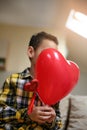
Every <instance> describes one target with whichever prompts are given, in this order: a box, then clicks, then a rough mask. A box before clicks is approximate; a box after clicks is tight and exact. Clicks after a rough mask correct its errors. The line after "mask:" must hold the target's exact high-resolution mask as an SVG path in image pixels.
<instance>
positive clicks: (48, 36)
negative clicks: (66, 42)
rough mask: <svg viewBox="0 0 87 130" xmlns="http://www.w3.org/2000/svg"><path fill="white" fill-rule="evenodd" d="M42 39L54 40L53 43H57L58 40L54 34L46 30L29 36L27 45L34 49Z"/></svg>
mask: <svg viewBox="0 0 87 130" xmlns="http://www.w3.org/2000/svg"><path fill="white" fill-rule="evenodd" d="M44 39H48V40H51V41H54V42H55V44H56V45H58V40H57V38H56V37H55V36H54V35H51V34H48V33H46V32H39V33H37V34H35V35H33V36H32V37H31V39H30V42H29V46H32V47H33V48H34V50H36V49H37V48H38V46H39V45H40V43H41V42H42V40H44Z"/></svg>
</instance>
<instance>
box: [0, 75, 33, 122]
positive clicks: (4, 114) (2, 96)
mask: <svg viewBox="0 0 87 130" xmlns="http://www.w3.org/2000/svg"><path fill="white" fill-rule="evenodd" d="M14 119H16V120H18V121H19V122H23V121H25V119H28V121H31V120H30V118H29V116H28V115H27V108H24V109H19V110H18V109H17V108H16V88H15V85H13V86H12V85H11V79H10V77H9V78H7V79H6V81H5V82H4V84H3V87H2V90H1V92H0V121H1V122H3V121H4V122H8V121H12V120H14Z"/></svg>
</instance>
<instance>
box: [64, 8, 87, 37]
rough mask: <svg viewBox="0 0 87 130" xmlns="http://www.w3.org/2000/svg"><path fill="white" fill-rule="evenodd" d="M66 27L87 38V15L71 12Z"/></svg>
mask: <svg viewBox="0 0 87 130" xmlns="http://www.w3.org/2000/svg"><path fill="white" fill-rule="evenodd" d="M66 27H67V28H68V29H70V30H72V31H73V32H75V33H77V34H79V35H81V36H83V37H84V38H87V15H85V14H83V13H81V12H76V11H75V10H71V11H70V14H69V16H68V19H67V22H66Z"/></svg>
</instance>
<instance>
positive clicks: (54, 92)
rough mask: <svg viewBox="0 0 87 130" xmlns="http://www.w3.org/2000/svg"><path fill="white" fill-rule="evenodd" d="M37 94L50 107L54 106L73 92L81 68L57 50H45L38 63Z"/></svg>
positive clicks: (36, 68)
mask: <svg viewBox="0 0 87 130" xmlns="http://www.w3.org/2000/svg"><path fill="white" fill-rule="evenodd" d="M35 74H36V75H35V78H36V79H37V80H38V88H37V93H38V95H39V97H40V99H41V100H42V101H43V102H44V103H45V104H48V105H53V104H55V103H57V102H58V101H60V100H61V99H62V98H63V97H65V96H66V95H67V94H69V93H70V92H71V90H72V89H73V88H74V87H75V85H76V83H77V82H78V79H79V74H80V71H79V67H78V65H77V64H76V63H74V62H72V61H69V60H66V59H65V58H64V57H63V55H62V54H61V53H60V52H59V51H57V50H56V49H52V48H49V49H45V50H43V51H42V52H41V53H40V55H39V57H38V59H37V62H36V66H35Z"/></svg>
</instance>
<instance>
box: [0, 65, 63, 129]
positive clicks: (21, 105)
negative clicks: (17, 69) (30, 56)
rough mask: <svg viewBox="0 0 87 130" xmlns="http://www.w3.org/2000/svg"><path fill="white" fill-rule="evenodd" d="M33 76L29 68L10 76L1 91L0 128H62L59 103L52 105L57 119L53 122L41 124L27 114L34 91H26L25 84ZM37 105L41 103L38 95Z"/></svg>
mask: <svg viewBox="0 0 87 130" xmlns="http://www.w3.org/2000/svg"><path fill="white" fill-rule="evenodd" d="M31 80H32V77H31V75H30V73H29V68H27V69H25V70H24V71H23V72H21V73H16V74H12V75H11V76H9V77H8V78H7V79H6V80H5V82H4V84H3V87H2V92H1V93H0V130H57V129H60V128H61V118H60V112H59V103H58V104H55V105H54V106H52V107H53V108H54V109H55V111H56V119H55V121H54V122H53V123H46V124H43V125H39V124H38V123H37V122H34V121H32V120H31V119H30V118H29V115H28V114H27V107H28V104H29V103H30V101H31V99H32V96H33V92H27V91H24V89H23V87H24V84H25V83H27V82H30V81H31ZM35 105H37V106H38V105H41V101H40V99H39V98H38V96H37V97H36V99H35Z"/></svg>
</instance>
